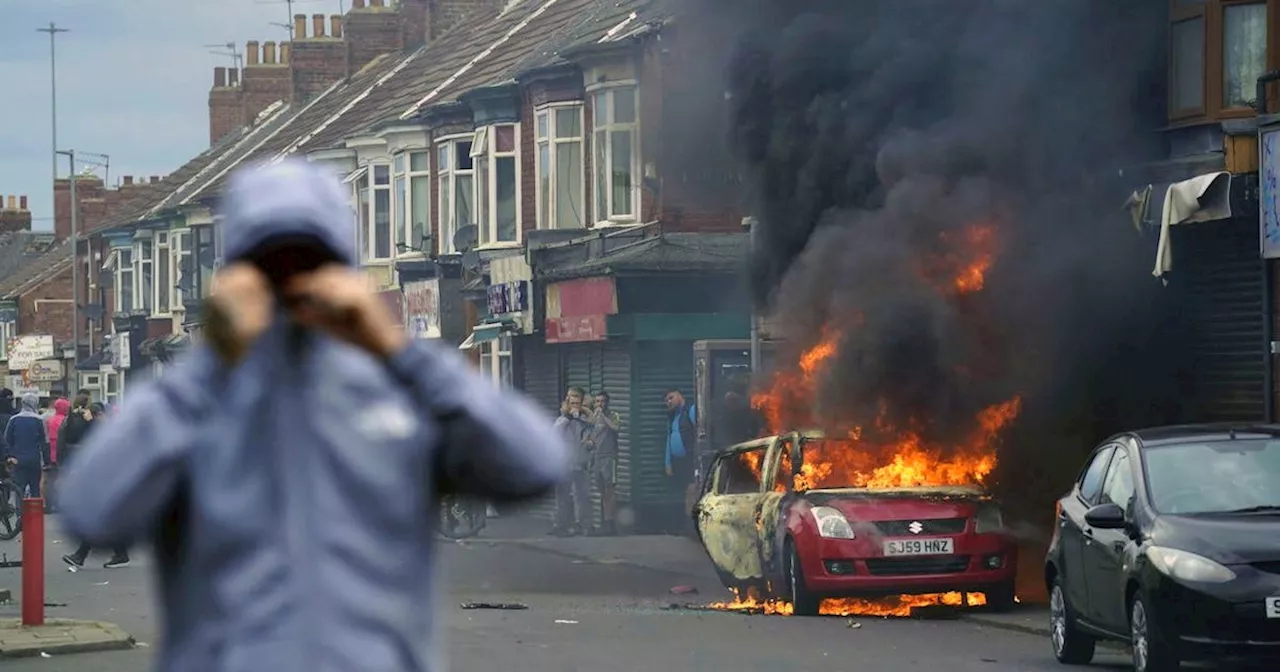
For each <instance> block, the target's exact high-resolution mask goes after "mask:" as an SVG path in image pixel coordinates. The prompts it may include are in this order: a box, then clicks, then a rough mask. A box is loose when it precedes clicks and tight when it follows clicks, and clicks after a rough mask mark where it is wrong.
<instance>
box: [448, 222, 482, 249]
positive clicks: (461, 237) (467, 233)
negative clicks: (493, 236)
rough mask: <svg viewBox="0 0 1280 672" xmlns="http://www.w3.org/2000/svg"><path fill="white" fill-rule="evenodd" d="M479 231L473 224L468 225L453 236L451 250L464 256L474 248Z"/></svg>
mask: <svg viewBox="0 0 1280 672" xmlns="http://www.w3.org/2000/svg"><path fill="white" fill-rule="evenodd" d="M479 234H480V229H478V228H476V225H475V224H468V225H466V226H464V227H462V228H460V229H458V232H457V233H455V234H453V249H455V250H457V251H458V252H461V253H463V254H466V253H467V252H470V251H471V248H473V247H475V246H476V239H477V238H478V237H479Z"/></svg>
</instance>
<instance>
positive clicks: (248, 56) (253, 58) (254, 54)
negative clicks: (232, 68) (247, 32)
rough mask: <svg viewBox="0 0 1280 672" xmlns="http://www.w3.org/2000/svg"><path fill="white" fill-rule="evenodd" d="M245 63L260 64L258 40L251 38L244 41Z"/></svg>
mask: <svg viewBox="0 0 1280 672" xmlns="http://www.w3.org/2000/svg"><path fill="white" fill-rule="evenodd" d="M244 64H245V65H257V64H258V41H257V40H249V41H248V42H245V43H244Z"/></svg>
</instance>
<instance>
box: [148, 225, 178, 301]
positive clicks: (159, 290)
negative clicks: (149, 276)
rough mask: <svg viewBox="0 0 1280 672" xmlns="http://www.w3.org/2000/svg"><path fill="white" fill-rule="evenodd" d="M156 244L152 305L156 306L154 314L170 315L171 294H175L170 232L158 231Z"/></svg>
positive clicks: (155, 239)
mask: <svg viewBox="0 0 1280 672" xmlns="http://www.w3.org/2000/svg"><path fill="white" fill-rule="evenodd" d="M153 242H154V244H155V249H154V252H155V273H156V279H155V283H154V285H155V293H156V295H155V297H154V300H153V301H152V303H151V305H152V306H155V308H154V310H152V311H151V314H152V315H156V316H161V317H163V316H168V315H169V314H170V304H169V301H170V296H171V295H172V294H173V285H174V282H173V266H172V264H173V257H171V256H170V254H171V251H170V246H169V232H168V231H157V232H156V233H155V238H154V241H153Z"/></svg>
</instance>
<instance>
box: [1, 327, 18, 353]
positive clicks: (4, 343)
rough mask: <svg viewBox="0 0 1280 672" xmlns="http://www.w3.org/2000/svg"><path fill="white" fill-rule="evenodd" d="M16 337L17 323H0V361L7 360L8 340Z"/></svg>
mask: <svg viewBox="0 0 1280 672" xmlns="http://www.w3.org/2000/svg"><path fill="white" fill-rule="evenodd" d="M17 335H18V323H17V322H0V359H3V360H6V361H7V360H8V359H9V339H11V338H14V337H15V336H17Z"/></svg>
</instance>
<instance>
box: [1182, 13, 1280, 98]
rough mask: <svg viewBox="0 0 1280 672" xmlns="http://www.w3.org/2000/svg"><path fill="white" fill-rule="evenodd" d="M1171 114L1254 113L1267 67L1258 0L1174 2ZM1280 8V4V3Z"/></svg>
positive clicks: (1262, 16)
mask: <svg viewBox="0 0 1280 672" xmlns="http://www.w3.org/2000/svg"><path fill="white" fill-rule="evenodd" d="M1170 3H1171V7H1170V13H1169V16H1170V26H1169V118H1170V119H1171V120H1175V121H1177V120H1194V119H1195V118H1200V117H1204V118H1209V119H1215V118H1220V117H1241V116H1252V115H1253V114H1255V110H1254V105H1255V104H1256V101H1255V100H1254V99H1255V98H1256V93H1255V90H1256V85H1257V80H1258V77H1259V76H1261V75H1262V74H1263V73H1265V72H1266V71H1267V60H1268V59H1267V13H1268V5H1269V4H1277V3H1275V2H1274V1H1273V2H1271V3H1268V2H1266V1H1259V0H1170ZM1277 6H1280V4H1277Z"/></svg>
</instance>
